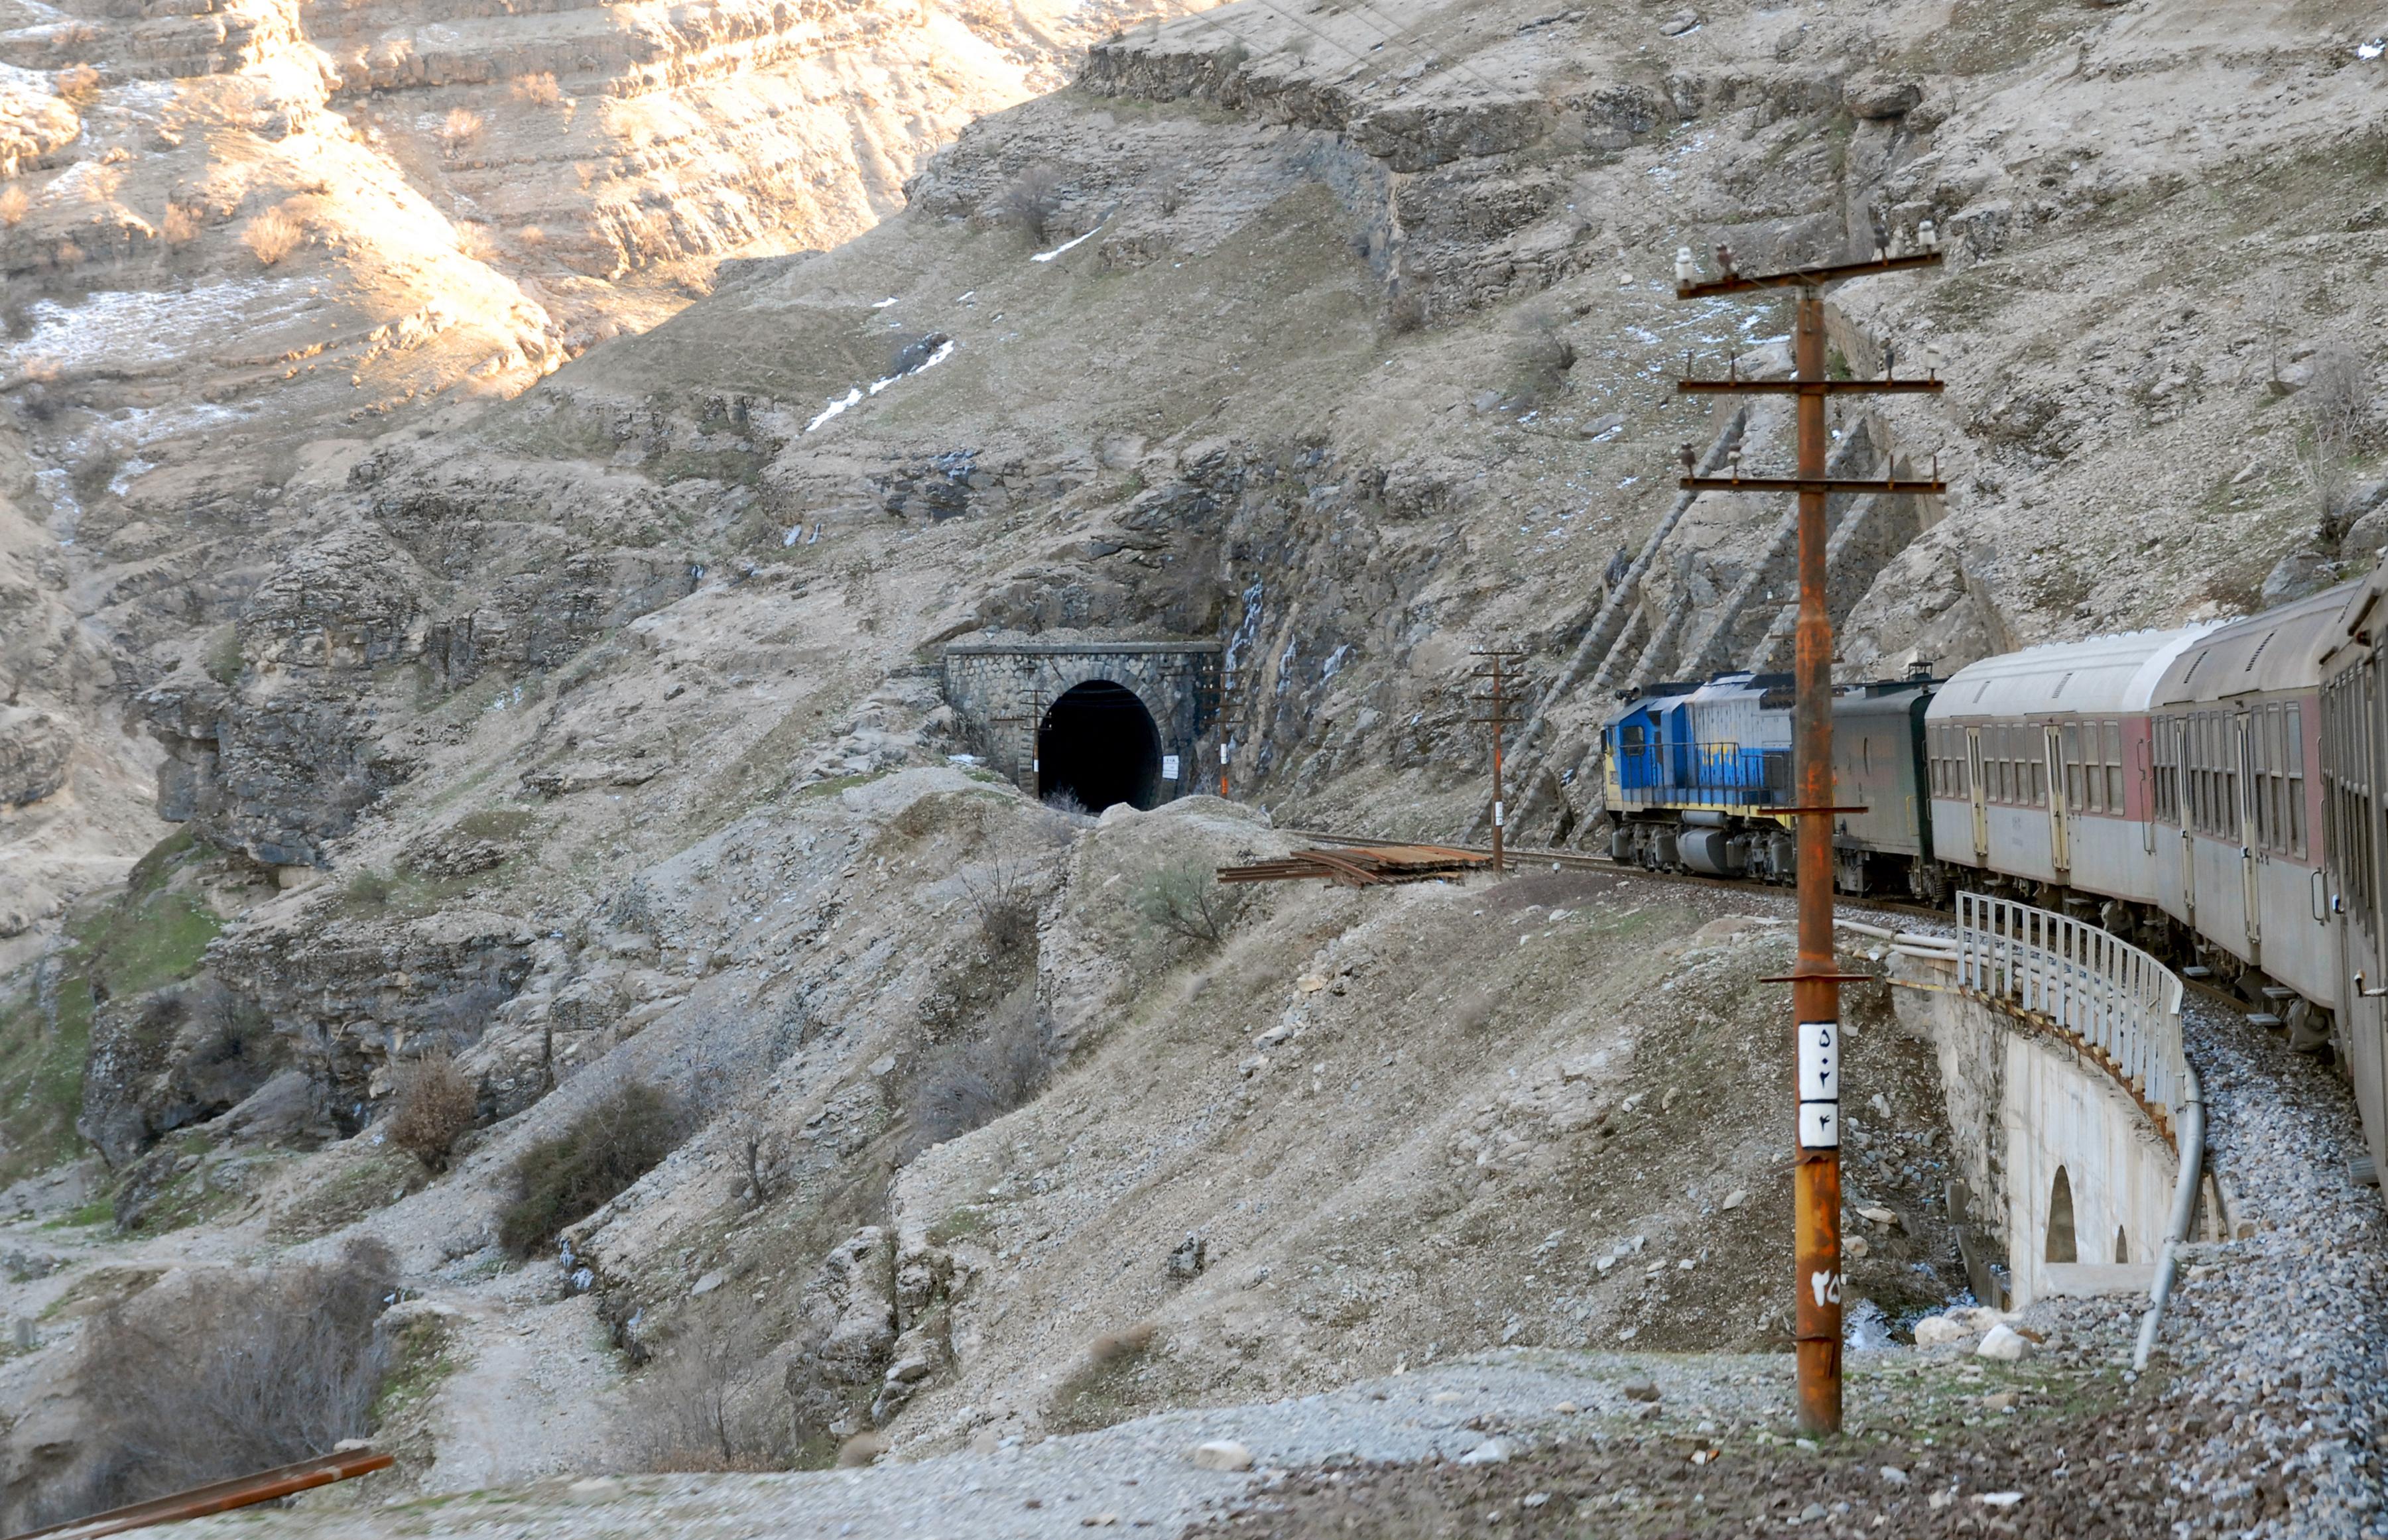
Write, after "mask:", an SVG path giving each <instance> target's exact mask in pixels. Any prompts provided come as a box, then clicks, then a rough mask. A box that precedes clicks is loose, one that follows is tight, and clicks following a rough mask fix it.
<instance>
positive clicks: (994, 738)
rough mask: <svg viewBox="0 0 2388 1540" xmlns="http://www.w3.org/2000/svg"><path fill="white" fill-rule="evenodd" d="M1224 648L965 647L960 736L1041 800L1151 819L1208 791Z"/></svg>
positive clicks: (948, 665)
mask: <svg viewBox="0 0 2388 1540" xmlns="http://www.w3.org/2000/svg"><path fill="white" fill-rule="evenodd" d="M1220 654H1221V648H1220V645H1219V644H1218V643H1217V642H1204V641H1071V642H1063V641H1012V642H957V643H954V644H952V645H950V646H948V647H947V648H946V650H945V695H946V704H948V705H950V706H951V707H953V709H954V714H955V715H956V716H957V717H958V718H959V726H960V728H961V733H962V737H963V738H964V740H965V741H967V742H968V743H970V745H971V746H972V750H973V751H975V752H977V753H978V754H980V755H981V756H982V757H983V758H984V759H985V761H986V762H987V764H988V767H989V768H991V769H993V770H994V771H995V772H996V773H997V774H998V775H1001V776H1006V777H1007V778H1009V779H1010V781H1011V783H1012V784H1013V785H1015V786H1017V787H1019V788H1020V789H1022V790H1023V791H1025V792H1027V793H1028V794H1029V795H1030V796H1032V797H1037V798H1044V797H1049V796H1054V795H1056V794H1059V793H1067V794H1068V795H1069V796H1071V797H1073V798H1075V799H1076V800H1077V801H1078V802H1080V803H1081V804H1082V805H1084V806H1085V807H1086V809H1087V811H1089V812H1092V813H1100V812H1101V811H1102V810H1103V809H1104V808H1106V807H1109V806H1111V804H1112V803H1114V802H1126V803H1128V804H1130V805H1131V806H1134V807H1139V808H1150V807H1154V806H1157V805H1159V804H1160V803H1162V802H1168V801H1170V800H1171V799H1173V798H1175V797H1180V796H1183V795H1185V794H1186V793H1188V792H1190V791H1199V790H1201V789H1203V787H1204V786H1205V785H1206V784H1208V783H1207V781H1206V780H1205V778H1204V772H1205V771H1206V769H1207V770H1208V772H1209V773H1210V774H1212V775H1215V774H1216V773H1217V769H1218V765H1217V754H1216V751H1215V748H1214V747H1213V745H1211V744H1209V743H1207V742H1206V737H1207V735H1208V734H1210V733H1211V731H1212V729H1213V725H1214V724H1215V723H1216V722H1217V720H1218V716H1219V683H1220V679H1219V666H1220Z"/></svg>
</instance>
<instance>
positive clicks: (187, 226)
mask: <svg viewBox="0 0 2388 1540" xmlns="http://www.w3.org/2000/svg"><path fill="white" fill-rule="evenodd" d="M160 228H161V229H162V230H163V232H164V234H165V236H166V244H167V245H168V246H184V245H187V244H188V243H189V242H191V241H193V240H196V239H197V237H198V234H199V217H198V216H197V214H195V213H193V212H192V211H191V210H190V208H187V207H186V206H184V205H183V204H179V203H170V204H168V205H166V220H165V223H164V224H163V225H162V226H161V227H160Z"/></svg>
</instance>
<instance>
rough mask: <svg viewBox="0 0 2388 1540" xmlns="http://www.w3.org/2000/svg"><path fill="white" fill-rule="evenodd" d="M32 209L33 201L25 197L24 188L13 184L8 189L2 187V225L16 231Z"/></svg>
mask: <svg viewBox="0 0 2388 1540" xmlns="http://www.w3.org/2000/svg"><path fill="white" fill-rule="evenodd" d="M32 207H33V200H32V198H30V197H27V196H25V189H23V188H22V187H19V186H17V185H15V184H13V183H11V184H10V185H8V186H6V187H0V224H5V225H6V226H7V227H8V228H9V229H11V230H14V229H15V228H16V227H17V226H18V225H19V224H20V223H22V222H23V221H24V218H25V216H26V214H27V213H28V212H30V211H31V210H32Z"/></svg>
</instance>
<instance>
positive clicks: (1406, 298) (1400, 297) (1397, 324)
mask: <svg viewBox="0 0 2388 1540" xmlns="http://www.w3.org/2000/svg"><path fill="white" fill-rule="evenodd" d="M1385 324H1386V326H1387V327H1389V328H1390V329H1391V331H1392V333H1393V335H1396V336H1407V335H1409V334H1410V333H1412V332H1415V331H1417V330H1418V329H1419V328H1421V327H1423V326H1424V325H1425V324H1426V288H1425V285H1423V284H1415V283H1412V282H1410V281H1409V280H1407V279H1396V280H1395V281H1394V283H1393V287H1392V292H1391V294H1390V295H1389V296H1388V297H1386V300H1385Z"/></svg>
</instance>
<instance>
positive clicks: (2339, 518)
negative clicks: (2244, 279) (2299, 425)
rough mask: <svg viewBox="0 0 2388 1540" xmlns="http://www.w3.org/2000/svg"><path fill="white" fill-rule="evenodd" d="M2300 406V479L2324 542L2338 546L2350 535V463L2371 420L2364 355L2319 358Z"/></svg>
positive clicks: (2328, 350) (2337, 349)
mask: <svg viewBox="0 0 2388 1540" xmlns="http://www.w3.org/2000/svg"><path fill="white" fill-rule="evenodd" d="M2298 403H2299V405H2300V406H2302V407H2303V408H2304V409H2305V430H2306V431H2305V435H2304V437H2303V438H2301V439H2300V440H2299V442H2298V445H2297V450H2296V461H2297V473H2298V475H2299V476H2300V478H2301V479H2302V480H2303V481H2304V482H2305V488H2306V490H2307V491H2308V492H2310V493H2311V494H2312V496H2313V499H2314V503H2315V507H2316V511H2317V512H2318V515H2319V522H2320V526H2321V533H2322V536H2323V538H2325V539H2329V540H2335V539H2337V538H2339V537H2340V536H2343V535H2344V534H2345V533H2346V531H2345V529H2344V507H2343V505H2344V502H2345V500H2346V494H2347V491H2348V489H2349V487H2350V486H2351V485H2352V483H2353V479H2354V478H2353V474H2352V467H2351V463H2350V461H2351V457H2352V456H2353V454H2354V452H2355V449H2356V445H2357V444H2358V443H2359V442H2360V440H2361V438H2362V436H2363V431H2364V429H2365V427H2366V426H2367V424H2368V422H2369V418H2370V415H2371V373H2370V371H2369V369H2368V368H2367V367H2366V366H2365V363H2364V360H2363V358H2362V357H2361V355H2359V354H2357V353H2356V351H2355V350H2354V349H2353V348H2350V347H2345V346H2344V345H2342V344H2337V343H2333V344H2331V346H2329V347H2324V348H2322V349H2321V350H2320V351H2319V352H2318V353H2316V354H2315V355H2314V357H2313V363H2312V365H2311V372H2310V373H2308V374H2307V376H2306V378H2305V388H2304V389H2303V390H2302V391H2300V392H2299V393H2298Z"/></svg>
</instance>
